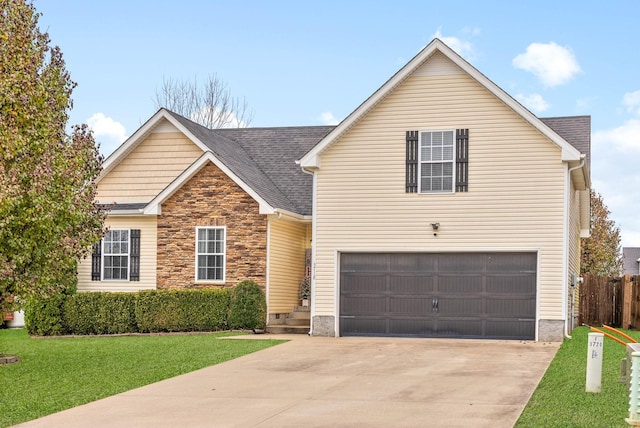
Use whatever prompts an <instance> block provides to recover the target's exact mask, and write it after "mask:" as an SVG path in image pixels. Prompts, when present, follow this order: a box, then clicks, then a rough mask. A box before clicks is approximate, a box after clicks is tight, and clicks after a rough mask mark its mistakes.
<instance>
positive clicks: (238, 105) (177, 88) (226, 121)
mask: <svg viewBox="0 0 640 428" xmlns="http://www.w3.org/2000/svg"><path fill="white" fill-rule="evenodd" d="M154 103H155V105H156V108H161V107H164V108H166V109H167V110H171V111H173V112H175V113H178V114H179V115H182V116H184V117H187V118H189V119H191V120H193V121H194V122H197V123H199V124H201V125H203V126H206V127H207V128H244V127H247V126H249V124H250V123H251V121H252V120H253V110H251V109H250V108H249V106H248V104H247V101H246V100H245V99H244V98H242V99H240V98H238V97H233V96H232V95H231V92H230V91H229V89H228V87H227V85H226V84H225V83H224V81H223V80H221V79H220V78H218V76H217V75H216V74H212V75H209V77H208V78H207V79H206V80H205V81H204V83H202V84H200V82H198V80H197V78H194V79H193V81H188V80H175V79H172V78H164V79H162V85H161V86H160V88H159V89H156V94H155V99H154Z"/></svg>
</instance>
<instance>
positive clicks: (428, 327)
mask: <svg viewBox="0 0 640 428" xmlns="http://www.w3.org/2000/svg"><path fill="white" fill-rule="evenodd" d="M389 330H390V332H391V333H392V334H393V335H396V336H421V337H432V336H433V333H434V331H435V329H434V325H433V320H428V319H419V318H404V319H402V318H400V319H391V320H389Z"/></svg>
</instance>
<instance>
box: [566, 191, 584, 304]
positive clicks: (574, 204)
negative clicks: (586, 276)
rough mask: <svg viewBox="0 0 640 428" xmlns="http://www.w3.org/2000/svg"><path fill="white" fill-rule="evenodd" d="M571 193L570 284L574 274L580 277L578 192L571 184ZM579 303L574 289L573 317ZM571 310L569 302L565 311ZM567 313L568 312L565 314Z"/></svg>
mask: <svg viewBox="0 0 640 428" xmlns="http://www.w3.org/2000/svg"><path fill="white" fill-rule="evenodd" d="M570 188H571V191H570V194H569V228H568V234H569V237H568V238H569V241H568V244H567V247H568V248H567V253H568V257H569V259H568V263H567V266H568V272H567V274H568V275H569V277H568V278H567V281H569V284H571V282H570V281H571V276H572V275H573V274H575V275H576V276H580V209H581V207H580V192H579V191H577V190H576V189H575V186H574V185H573V182H572V183H571V186H570ZM579 302H580V298H579V293H578V288H576V289H575V293H574V295H573V304H574V305H575V308H574V316H578V304H579ZM570 310H571V302H569V307H568V308H567V311H570ZM567 313H569V312H567Z"/></svg>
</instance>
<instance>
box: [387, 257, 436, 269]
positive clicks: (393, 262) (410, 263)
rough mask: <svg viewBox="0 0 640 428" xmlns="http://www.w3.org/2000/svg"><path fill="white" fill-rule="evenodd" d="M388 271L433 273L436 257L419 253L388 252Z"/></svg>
mask: <svg viewBox="0 0 640 428" xmlns="http://www.w3.org/2000/svg"><path fill="white" fill-rule="evenodd" d="M389 271H390V272H396V273H401V272H420V273H433V272H435V271H436V259H433V258H427V257H424V255H423V254H420V253H416V254H389Z"/></svg>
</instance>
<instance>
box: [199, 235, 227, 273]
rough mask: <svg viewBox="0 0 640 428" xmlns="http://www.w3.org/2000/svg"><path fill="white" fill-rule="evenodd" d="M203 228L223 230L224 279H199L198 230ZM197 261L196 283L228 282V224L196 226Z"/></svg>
mask: <svg viewBox="0 0 640 428" xmlns="http://www.w3.org/2000/svg"><path fill="white" fill-rule="evenodd" d="M202 229H207V230H209V229H221V230H222V232H223V237H222V250H223V253H222V279H198V256H199V255H200V254H199V253H198V231H200V230H202ZM194 253H195V261H194V267H195V271H194V275H195V281H196V283H207V284H223V283H225V282H226V278H227V227H226V226H198V227H196V235H195V248H194Z"/></svg>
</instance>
